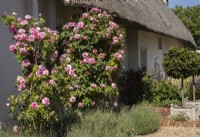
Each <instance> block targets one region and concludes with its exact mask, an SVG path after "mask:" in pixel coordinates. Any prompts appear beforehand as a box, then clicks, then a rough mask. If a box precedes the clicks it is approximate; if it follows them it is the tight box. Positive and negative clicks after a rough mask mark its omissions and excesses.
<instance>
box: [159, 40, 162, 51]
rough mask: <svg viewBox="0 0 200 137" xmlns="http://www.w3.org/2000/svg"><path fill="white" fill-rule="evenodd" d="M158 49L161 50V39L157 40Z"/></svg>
mask: <svg viewBox="0 0 200 137" xmlns="http://www.w3.org/2000/svg"><path fill="white" fill-rule="evenodd" d="M158 49H162V38H158Z"/></svg>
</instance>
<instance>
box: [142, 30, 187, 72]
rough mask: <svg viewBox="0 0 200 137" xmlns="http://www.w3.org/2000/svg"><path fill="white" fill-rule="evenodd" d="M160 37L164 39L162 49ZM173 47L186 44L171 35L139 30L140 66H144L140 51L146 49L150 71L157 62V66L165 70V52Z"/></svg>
mask: <svg viewBox="0 0 200 137" xmlns="http://www.w3.org/2000/svg"><path fill="white" fill-rule="evenodd" d="M159 38H160V39H162V49H158V39H159ZM171 47H177V48H180V47H184V44H183V43H182V42H181V41H180V40H177V39H174V38H171V37H167V36H163V35H160V34H156V33H152V32H146V31H142V30H139V31H138V50H139V52H138V53H139V55H138V60H139V61H138V62H139V67H140V68H141V67H142V64H141V52H140V51H141V50H146V53H147V55H146V60H147V64H146V65H147V66H146V67H147V70H148V71H151V70H154V68H155V64H157V66H159V68H160V71H161V72H163V67H162V61H163V58H164V56H165V54H166V53H167V51H168V50H169V49H170V48H171Z"/></svg>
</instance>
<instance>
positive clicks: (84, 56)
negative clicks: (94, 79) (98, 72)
mask: <svg viewBox="0 0 200 137" xmlns="http://www.w3.org/2000/svg"><path fill="white" fill-rule="evenodd" d="M94 52H96V51H94ZM82 57H83V62H84V63H89V64H91V65H93V64H95V63H96V60H95V59H94V58H89V56H88V53H87V52H84V53H83V54H82Z"/></svg>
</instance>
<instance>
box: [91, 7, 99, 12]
mask: <svg viewBox="0 0 200 137" xmlns="http://www.w3.org/2000/svg"><path fill="white" fill-rule="evenodd" d="M91 11H92V12H95V13H96V14H98V13H99V12H100V9H99V8H97V7H94V8H92V9H91Z"/></svg>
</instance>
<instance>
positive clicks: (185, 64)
mask: <svg viewBox="0 0 200 137" xmlns="http://www.w3.org/2000/svg"><path fill="white" fill-rule="evenodd" d="M199 62H200V61H199V53H196V52H193V51H191V50H189V49H185V48H171V49H170V50H169V52H168V54H167V55H166V56H165V58H164V60H163V68H164V70H165V72H166V74H167V75H168V76H171V77H173V78H176V79H179V78H183V79H184V78H187V77H189V76H193V75H198V73H199V66H200V63H199Z"/></svg>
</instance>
